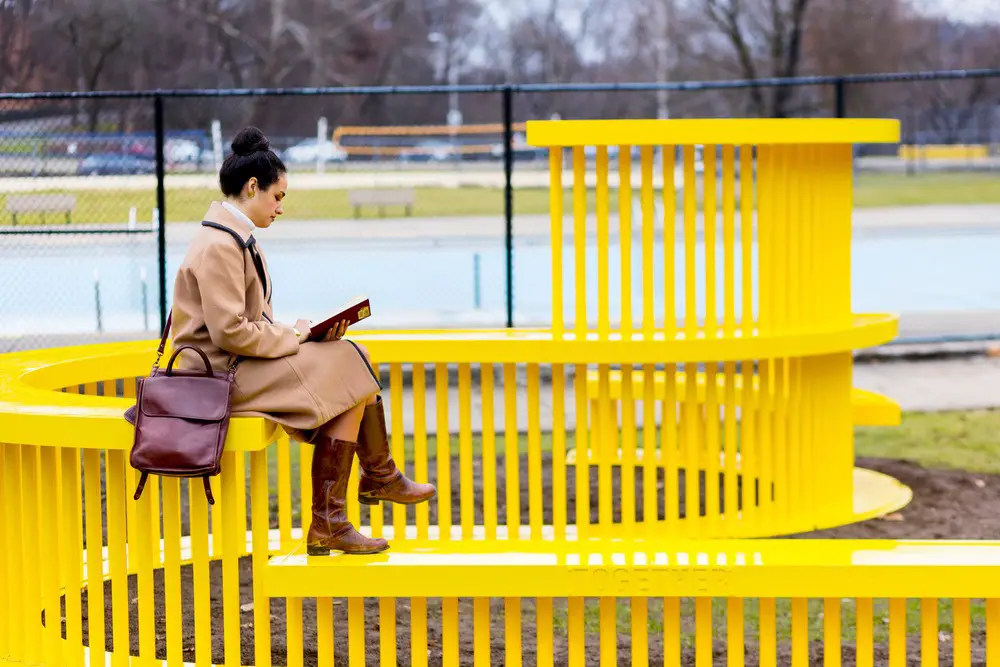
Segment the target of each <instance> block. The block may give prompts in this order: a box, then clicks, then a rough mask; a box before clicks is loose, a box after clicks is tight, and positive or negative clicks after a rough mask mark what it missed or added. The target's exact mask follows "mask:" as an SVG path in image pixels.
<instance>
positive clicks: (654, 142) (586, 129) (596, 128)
mask: <svg viewBox="0 0 1000 667" xmlns="http://www.w3.org/2000/svg"><path fill="white" fill-rule="evenodd" d="M899 138H900V123H899V121H898V120H893V119H881V118H864V119H854V118H852V119H845V118H751V119H733V118H724V119H671V120H665V119H642V120H532V121H528V123H527V142H528V144H530V145H532V146H621V145H625V146H664V145H667V146H670V145H681V146H690V145H695V144H724V145H732V146H737V145H758V146H759V145H769V144H855V143H896V142H898V141H899Z"/></svg>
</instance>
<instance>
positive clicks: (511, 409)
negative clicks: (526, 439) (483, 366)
mask: <svg viewBox="0 0 1000 667" xmlns="http://www.w3.org/2000/svg"><path fill="white" fill-rule="evenodd" d="M516 380H517V366H516V365H514V364H504V365H503V398H504V401H503V402H504V421H505V424H504V438H503V441H504V460H505V461H506V476H507V497H506V501H507V533H508V535H509V536H510V539H515V540H516V539H520V536H521V535H520V533H521V479H520V476H521V475H520V467H519V466H520V452H519V451H518V442H517V441H518V433H517V382H516Z"/></svg>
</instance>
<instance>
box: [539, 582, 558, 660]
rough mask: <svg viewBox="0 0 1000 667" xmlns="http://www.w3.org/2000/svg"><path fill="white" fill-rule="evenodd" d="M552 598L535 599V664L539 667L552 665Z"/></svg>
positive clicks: (553, 646)
mask: <svg viewBox="0 0 1000 667" xmlns="http://www.w3.org/2000/svg"><path fill="white" fill-rule="evenodd" d="M552 623H553V617H552V598H538V599H537V600H536V601H535V664H536V665H537V667H552V665H553V662H554V655H553V651H554V649H555V645H554V640H553V632H552V630H553V628H552Z"/></svg>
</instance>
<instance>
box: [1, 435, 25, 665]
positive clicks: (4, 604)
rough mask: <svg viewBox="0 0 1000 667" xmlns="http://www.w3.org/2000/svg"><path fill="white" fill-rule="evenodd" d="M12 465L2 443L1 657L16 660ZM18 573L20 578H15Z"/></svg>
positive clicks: (18, 655)
mask: <svg viewBox="0 0 1000 667" xmlns="http://www.w3.org/2000/svg"><path fill="white" fill-rule="evenodd" d="M10 465H11V463H10V462H8V461H7V446H6V445H4V444H3V443H2V442H0V544H4V545H9V546H5V548H3V549H0V656H4V658H15V659H18V660H19V659H20V658H21V654H20V652H17V653H15V652H13V651H11V636H10V635H11V631H12V627H11V626H12V622H11V616H12V615H13V610H12V609H11V603H10V600H11V591H10V589H11V588H12V587H13V580H14V579H16V578H18V576H20V570H17V571H15V570H13V569H9V568H10V566H9V565H8V562H7V561H8V557H7V552H8V549H9V550H10V551H13V550H14V549H13V548H11V547H13V545H14V543H15V542H16V540H17V539H18V538H19V537H20V535H15V534H14V533H12V532H11V530H10V525H9V523H8V522H7V517H8V515H9V512H10V511H11V510H10V506H11V505H13V504H14V502H15V500H14V498H12V497H11V495H10V492H9V490H8V487H7V484H6V480H5V479H4V473H3V471H4V468H5V466H10ZM18 472H19V473H20V471H18ZM15 572H17V575H18V576H15Z"/></svg>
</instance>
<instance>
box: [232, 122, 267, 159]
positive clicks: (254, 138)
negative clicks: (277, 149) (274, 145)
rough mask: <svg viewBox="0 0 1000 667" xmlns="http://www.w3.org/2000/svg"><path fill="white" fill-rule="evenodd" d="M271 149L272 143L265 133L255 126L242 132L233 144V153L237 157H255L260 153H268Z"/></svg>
mask: <svg viewBox="0 0 1000 667" xmlns="http://www.w3.org/2000/svg"><path fill="white" fill-rule="evenodd" d="M270 147H271V142H270V141H268V140H267V137H266V136H264V133H263V132H261V131H260V130H259V129H257V128H256V127H253V126H250V127H245V128H243V129H242V130H240V133H239V134H237V135H236V138H235V139H233V143H232V148H233V152H234V153H236V154H237V155H253V154H254V153H257V152H259V151H266V150H268V149H269V148H270Z"/></svg>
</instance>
